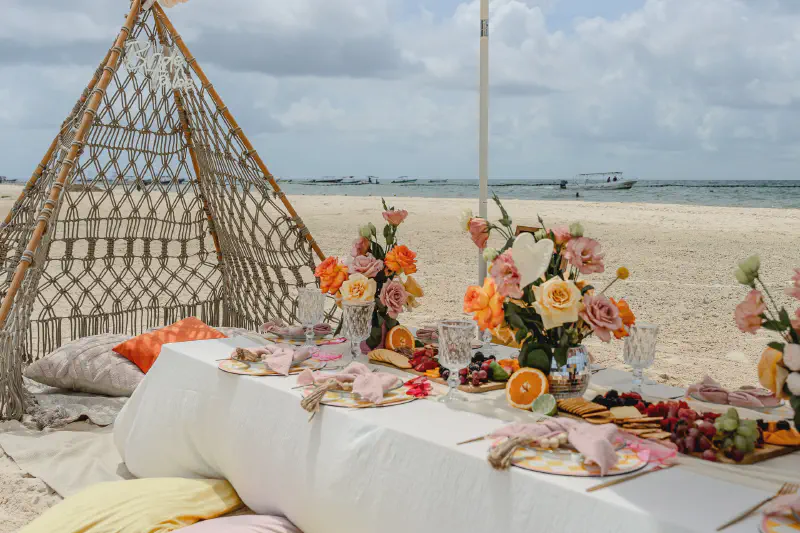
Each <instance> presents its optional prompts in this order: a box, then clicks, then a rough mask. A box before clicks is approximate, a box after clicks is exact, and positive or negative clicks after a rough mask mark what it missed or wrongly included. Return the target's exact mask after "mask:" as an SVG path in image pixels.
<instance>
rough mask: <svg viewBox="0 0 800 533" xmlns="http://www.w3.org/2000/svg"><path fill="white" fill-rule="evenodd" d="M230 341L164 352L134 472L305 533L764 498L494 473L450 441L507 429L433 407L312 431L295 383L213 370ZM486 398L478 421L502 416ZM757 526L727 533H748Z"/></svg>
mask: <svg viewBox="0 0 800 533" xmlns="http://www.w3.org/2000/svg"><path fill="white" fill-rule="evenodd" d="M234 346H242V347H247V346H253V343H252V341H250V340H247V339H243V338H237V339H221V340H212V341H199V342H191V343H182V344H172V345H167V346H165V347H164V349H163V351H162V353H161V356H160V357H159V358H158V360H157V362H156V364H155V365H154V366H153V368H152V369H151V370H150V372H149V373H148V375H147V377H146V379H145V380H144V382H143V383H142V384H141V385H140V386H139V388H138V389H137V390H136V393H135V394H134V395H133V397H132V398H131V400H130V401H129V402H128V403H127V405H126V406H125V408H124V410H123V411H122V412H121V413H120V415H119V417H118V419H117V421H116V424H115V442H116V444H117V447H118V449H119V451H120V454H121V455H122V457H123V459H124V460H125V463H126V464H127V466H128V468H129V469H130V471H131V472H132V473H133V474H134V475H136V476H138V477H165V476H178V477H212V478H225V479H228V480H229V481H230V482H231V483H232V484H233V486H234V487H235V488H236V490H237V491H238V493H239V495H240V496H241V498H242V500H243V501H244V502H245V503H246V504H247V505H248V506H249V507H250V508H252V509H253V510H255V511H256V512H258V513H269V514H282V515H285V516H286V517H288V518H289V519H290V520H292V521H293V522H294V523H295V524H297V525H298V527H300V528H301V529H302V530H303V531H305V533H331V532H339V531H347V532H350V533H362V532H363V533H377V532H385V533H395V532H396V533H408V532H409V531H415V532H416V531H419V532H426V531H432V532H433V531H435V532H437V533H449V532H454V533H455V532H459V533H469V532H481V533H483V532H493V531H498V532H504V533H517V532H519V533H523V532H525V533H529V532H533V531H541V532H548V533H559V532H565V533H576V532H584V531H593V532H605V531H608V532H612V531H613V532H618V533H625V532H631V533H648V532H653V533H655V532H659V533H661V532H669V533H673V532H674V533H679V532H700V531H702V532H711V531H714V529H715V528H716V527H717V526H718V525H719V524H721V523H722V522H724V521H725V520H726V519H728V518H729V517H732V516H733V515H735V514H736V513H737V512H739V511H740V510H741V509H743V508H745V507H746V506H748V505H751V504H752V503H754V502H756V501H758V500H759V499H761V498H763V497H765V496H767V495H768V494H769V493H768V492H766V491H764V490H759V489H756V488H752V487H746V486H741V485H737V484H734V483H729V482H726V481H723V480H721V479H717V478H713V477H709V476H706V475H702V474H699V473H696V472H693V471H691V470H689V469H687V468H684V467H676V468H673V469H671V470H666V471H663V472H658V473H654V474H651V475H648V476H645V477H643V478H641V479H638V480H635V481H630V482H627V483H624V484H622V485H619V486H616V487H613V488H608V489H603V490H601V491H598V492H594V493H590V494H587V493H586V492H585V489H586V488H587V487H589V486H591V485H594V484H596V483H598V480H597V479H579V478H568V477H558V476H550V475H545V474H537V473H533V472H529V471H525V470H521V469H517V468H512V469H511V470H509V471H506V472H497V471H494V470H493V469H492V468H491V467H490V466H489V464H488V463H487V462H486V451H487V443H486V442H476V443H473V444H469V445H465V446H456V445H455V444H456V443H457V442H459V441H462V440H466V439H468V438H471V437H475V436H478V435H483V434H486V433H487V432H489V431H491V430H493V429H495V428H496V427H498V426H500V425H502V424H503V423H504V422H502V421H501V420H498V419H496V418H490V417H487V416H483V415H480V414H476V413H474V412H468V411H463V410H458V411H456V410H452V409H450V408H448V407H447V406H445V405H442V404H439V403H436V402H434V401H431V400H420V401H416V402H413V403H410V404H405V405H400V406H394V407H388V408H383V409H361V410H345V409H338V408H333V407H323V408H322V411H321V412H320V413H319V414H318V415H317V416H316V418H315V419H314V420H313V421H312V422H310V423H309V422H308V414H307V413H306V412H305V411H303V410H302V409H301V407H300V397H301V396H300V392H299V390H294V389H293V387H294V386H295V383H296V378H294V377H289V378H281V377H263V378H256V377H244V376H235V375H231V374H227V373H224V372H222V371H220V370H218V369H217V361H216V360H218V359H220V358H224V357H227V356H228V354H229V353H230V352H231V350H232V347H234ZM492 398H494V399H487V400H485V401H484V403H485V404H486V405H485V406H484V407H485V410H486V412H491V411H492V409H497V411H498V412H500V406H499V404H500V403H502V402H503V401H504V400H502V398H500V397H499V395H493V396H492ZM493 403H494V404H495V406H494V407H493V406H492V404H493ZM520 413H521V412H520ZM522 414H523V415H524V413H522ZM792 465H793V467H794V468H795V471H797V470H800V469H799V468H797V467H798V462H794V463H792ZM757 520H758V519H757V518H756V517H753V518H750V519H749V520H747V521H745V522H742V523H740V524H738V525H737V526H734V527H732V528H730V529H729V530H728V531H731V532H736V531H739V532H753V531H756V530H757Z"/></svg>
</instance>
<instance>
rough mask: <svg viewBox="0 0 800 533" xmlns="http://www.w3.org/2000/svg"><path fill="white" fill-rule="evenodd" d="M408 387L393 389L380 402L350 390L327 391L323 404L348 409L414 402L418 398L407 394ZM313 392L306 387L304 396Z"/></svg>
mask: <svg viewBox="0 0 800 533" xmlns="http://www.w3.org/2000/svg"><path fill="white" fill-rule="evenodd" d="M407 390H408V387H405V386H402V387H400V388H397V389H394V390H391V391H389V392H387V393H386V394H385V395H384V396H383V400H381V401H380V402H378V403H372V402H368V401H366V400H362V399H359V398H356V397H355V396H354V395H353V394H352V393H350V392H344V391H329V392H326V393H325V397H324V398H323V399H322V402H321V403H322V404H323V405H332V406H334V407H347V408H348V409H364V408H370V407H389V406H392V405H402V404H404V403H409V402H413V401H414V400H416V398H415V397H414V396H409V395H408V394H406V391H407ZM310 392H311V389H305V390H304V391H303V396H307V395H308V394H309V393H310Z"/></svg>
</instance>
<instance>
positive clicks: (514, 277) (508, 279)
mask: <svg viewBox="0 0 800 533" xmlns="http://www.w3.org/2000/svg"><path fill="white" fill-rule="evenodd" d="M492 277H493V278H494V283H495V285H497V292H499V293H500V295H501V296H504V297H507V298H522V289H520V287H519V283H520V275H519V270H517V266H516V265H515V264H514V259H513V258H512V256H511V250H510V249H508V250H506V251H505V252H503V253H502V254H500V255H498V256H497V257H496V258H495V260H494V261H493V262H492Z"/></svg>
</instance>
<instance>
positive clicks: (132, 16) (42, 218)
mask: <svg viewBox="0 0 800 533" xmlns="http://www.w3.org/2000/svg"><path fill="white" fill-rule="evenodd" d="M141 4H142V2H141V0H132V2H131V10H130V13H128V18H127V19H125V24H124V25H123V26H122V28H121V29H120V32H119V35H118V36H117V40H116V41H114V46H112V47H111V50H110V52H109V54H108V62H107V63H106V66H105V67H103V75H102V76H101V77H100V81H99V82H98V83H97V86H96V87H95V88H94V89H93V90H92V92H91V95H90V96H89V105H88V106H87V108H86V110H84V112H83V118H82V119H81V123H80V126H79V127H78V131H77V132H76V133H75V139H74V140H73V141H72V145H71V146H70V149H69V153H68V154H67V157H66V158H65V159H64V161H63V162H62V163H61V170H59V172H58V177H57V178H56V181H55V183H53V187H52V189H51V190H50V197H49V198H48V199H47V201H46V202H45V203H44V207H43V208H42V210H41V212H40V213H39V217H38V219H37V220H38V222H37V224H36V227H35V228H34V230H33V235H32V236H31V240H30V242H29V243H28V247H27V249H26V250H25V251H24V252H23V253H22V258H21V259H20V261H19V264H18V265H17V270H16V272H14V278H13V279H12V280H11V285H9V287H8V292H7V293H6V295H5V298H4V299H3V305H2V307H0V326H2V325H4V324H5V322H6V319H7V318H8V313H9V312H10V311H11V306H12V305H13V304H14V297H15V296H16V294H17V292H18V291H19V288H20V286H21V285H22V280H23V279H25V273H26V272H27V271H28V268H29V267H30V266H31V263H32V262H33V256H34V254H35V253H36V250H37V249H38V248H39V243H40V242H41V240H42V236H43V235H44V232H45V230H46V228H47V224H48V223H49V221H50V216H51V214H52V212H53V209H55V207H56V206H57V205H58V199H59V197H60V196H61V190H62V189H63V188H64V184H65V183H66V181H67V178H68V177H69V176H70V174H71V173H72V171H73V170H74V168H75V165H76V163H77V161H76V159H77V157H78V152H80V151H81V149H82V148H83V144H84V139H85V138H86V135H87V134H88V133H89V130H90V129H91V127H92V123H93V122H94V117H95V115H96V114H97V109H98V107H100V102H101V101H102V99H103V95H104V94H105V92H106V89H107V88H108V84H109V83H111V78H112V77H113V76H114V73H115V72H116V70H117V66H118V63H119V58H120V57H121V56H122V51H123V48H122V47H123V46H124V44H125V41H126V40H127V39H128V36H129V35H130V33H131V29H132V28H133V24H134V22H136V18H137V17H138V16H139V10H140V8H141Z"/></svg>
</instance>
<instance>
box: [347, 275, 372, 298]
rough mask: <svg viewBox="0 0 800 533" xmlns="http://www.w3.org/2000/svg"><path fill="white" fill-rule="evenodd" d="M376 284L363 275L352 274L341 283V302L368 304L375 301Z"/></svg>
mask: <svg viewBox="0 0 800 533" xmlns="http://www.w3.org/2000/svg"><path fill="white" fill-rule="evenodd" d="M377 288H378V284H377V283H376V282H375V280H374V279H369V278H368V277H367V276H365V275H364V274H353V275H351V276H350V279H348V280H347V281H345V282H344V283H342V300H346V301H348V302H369V301H372V300H374V299H375V291H376V290H377Z"/></svg>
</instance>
